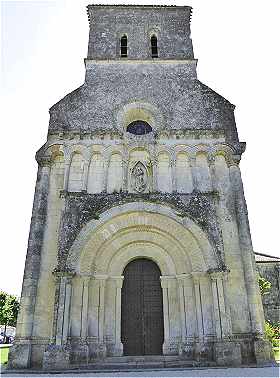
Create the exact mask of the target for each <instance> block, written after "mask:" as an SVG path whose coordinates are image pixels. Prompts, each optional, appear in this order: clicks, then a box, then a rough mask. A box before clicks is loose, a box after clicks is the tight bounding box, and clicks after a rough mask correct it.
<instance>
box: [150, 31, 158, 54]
mask: <svg viewBox="0 0 280 378" xmlns="http://www.w3.org/2000/svg"><path fill="white" fill-rule="evenodd" d="M151 49H152V58H158V46H157V37H156V36H155V35H152V36H151Z"/></svg>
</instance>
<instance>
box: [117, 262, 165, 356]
mask: <svg viewBox="0 0 280 378" xmlns="http://www.w3.org/2000/svg"><path fill="white" fill-rule="evenodd" d="M121 330H122V332H121V333H122V336H121V338H122V343H123V346H124V355H147V354H150V355H158V354H162V344H163V307H162V290H161V285H160V270H159V268H158V266H157V265H156V264H155V263H154V262H153V261H151V260H147V259H137V260H134V261H132V262H131V263H129V264H128V265H127V267H126V268H125V270H124V283H123V288H122V321H121Z"/></svg>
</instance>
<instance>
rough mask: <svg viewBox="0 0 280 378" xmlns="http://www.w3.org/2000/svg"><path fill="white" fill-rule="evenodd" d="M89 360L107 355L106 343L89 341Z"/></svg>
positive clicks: (92, 360) (99, 358) (100, 358)
mask: <svg viewBox="0 0 280 378" xmlns="http://www.w3.org/2000/svg"><path fill="white" fill-rule="evenodd" d="M88 348H89V361H90V362H94V361H95V360H102V359H104V358H105V357H106V355H107V348H106V344H104V343H89V345H88Z"/></svg>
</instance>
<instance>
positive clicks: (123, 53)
mask: <svg viewBox="0 0 280 378" xmlns="http://www.w3.org/2000/svg"><path fill="white" fill-rule="evenodd" d="M121 57H122V58H126V57H127V36H126V35H123V36H122V37H121Z"/></svg>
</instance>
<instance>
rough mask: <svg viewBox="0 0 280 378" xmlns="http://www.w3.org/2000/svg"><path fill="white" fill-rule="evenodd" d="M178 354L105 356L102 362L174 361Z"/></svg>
mask: <svg viewBox="0 0 280 378" xmlns="http://www.w3.org/2000/svg"><path fill="white" fill-rule="evenodd" d="M178 359H179V358H178V356H161V355H160V356H159V355H156V356H154V355H146V356H121V357H106V358H105V360H104V362H118V363H121V362H124V363H126V362H151V361H152V362H155V361H158V362H164V361H176V360H178Z"/></svg>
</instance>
